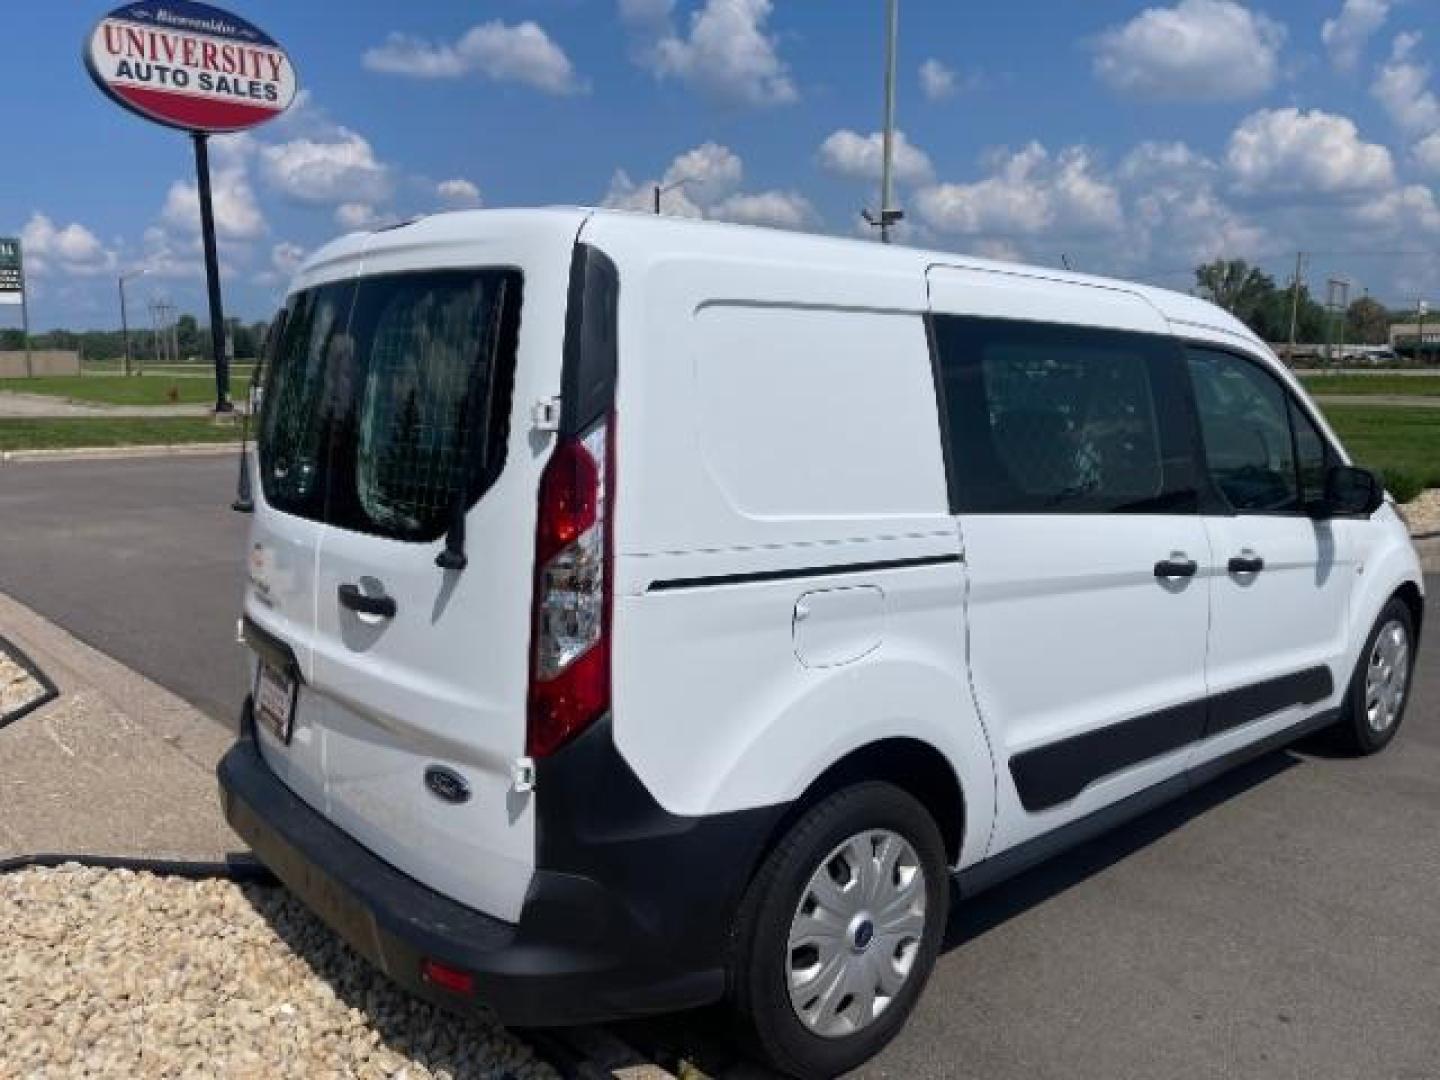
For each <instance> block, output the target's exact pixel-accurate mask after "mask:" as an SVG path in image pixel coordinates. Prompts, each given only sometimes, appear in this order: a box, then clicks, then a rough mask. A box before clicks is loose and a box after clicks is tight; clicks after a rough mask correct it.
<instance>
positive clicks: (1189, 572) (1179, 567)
mask: <svg viewBox="0 0 1440 1080" xmlns="http://www.w3.org/2000/svg"><path fill="white" fill-rule="evenodd" d="M1198 569H1200V567H1199V565H1198V564H1197V563H1196V562H1195V560H1194V559H1186V558H1184V557H1183V556H1182V557H1172V558H1169V559H1161V560H1160V561H1159V562H1157V563H1156V564H1155V576H1156V577H1158V578H1186V577H1194V576H1195V571H1196V570H1198Z"/></svg>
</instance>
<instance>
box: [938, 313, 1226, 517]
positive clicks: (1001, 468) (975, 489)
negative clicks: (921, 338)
mask: <svg viewBox="0 0 1440 1080" xmlns="http://www.w3.org/2000/svg"><path fill="white" fill-rule="evenodd" d="M935 337H936V347H937V350H938V354H939V361H940V371H939V374H940V379H941V384H942V385H941V389H942V396H943V400H944V407H945V412H946V420H947V424H946V427H947V432H948V437H949V443H950V446H949V450H950V459H951V470H952V477H951V484H952V489H953V490H952V502H953V503H954V504H955V509H956V510H957V512H961V513H1066V514H1071V513H1194V512H1195V511H1196V509H1197V502H1198V499H1197V492H1196V484H1195V458H1194V453H1193V446H1194V439H1193V430H1192V425H1191V424H1190V423H1189V421H1188V420H1187V419H1186V416H1185V410H1184V396H1183V384H1182V382H1181V381H1180V380H1181V379H1183V372H1182V371H1181V365H1180V363H1179V357H1178V350H1177V347H1176V345H1175V343H1174V342H1173V341H1171V340H1169V339H1167V338H1163V337H1158V336H1152V335H1146V334H1129V333H1123V332H1117V331H1108V330H1096V329H1091V328H1085V327H1068V326H1053V325H1048V324H1039V323H1026V322H1018V321H1010V320H1001V319H973V318H960V317H955V316H938V317H936V319H935Z"/></svg>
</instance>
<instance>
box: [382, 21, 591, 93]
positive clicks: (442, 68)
mask: <svg viewBox="0 0 1440 1080" xmlns="http://www.w3.org/2000/svg"><path fill="white" fill-rule="evenodd" d="M363 62H364V64H365V66H366V67H367V68H369V69H370V70H371V71H380V72H385V73H387V74H391V75H409V76H412V77H414V78H419V79H454V78H459V77H460V76H462V75H466V74H469V73H471V72H478V73H479V74H481V75H484V76H485V77H486V78H489V79H491V80H493V81H495V82H513V83H521V84H523V85H525V86H531V87H534V88H535V89H536V90H541V91H544V92H545V93H547V94H575V93H582V92H584V90H585V89H586V87H585V84H584V83H583V82H582V80H581V79H580V78H579V77H578V76H577V75H576V73H575V67H574V65H573V64H571V62H570V58H569V57H568V56H566V55H565V50H564V49H562V48H560V46H559V45H556V44H555V42H554V41H552V40H551V39H550V36H549V35H548V34H547V33H545V31H544V30H543V29H542V28H541V27H540V26H539V25H538V24H537V23H534V22H530V21H528V20H527V21H526V22H522V23H517V24H516V25H514V26H509V25H507V24H505V23H503V22H501V21H499V20H498V19H497V20H494V21H491V22H487V23H482V24H481V25H479V26H476V27H472V28H471V29H470V30H467V31H466V32H465V33H464V34H463V35H461V37H460V38H459V39H458V40H457V41H454V42H429V41H425V40H424V39H422V38H417V37H413V36H411V35H409V34H400V33H395V34H391V35H390V36H389V37H388V38H386V39H385V44H383V45H380V46H378V47H376V48H373V49H367V50H366V51H365V55H364V57H363Z"/></svg>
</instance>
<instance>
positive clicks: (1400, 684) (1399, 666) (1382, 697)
mask: <svg viewBox="0 0 1440 1080" xmlns="http://www.w3.org/2000/svg"><path fill="white" fill-rule="evenodd" d="M1409 682H1410V638H1409V635H1408V634H1406V633H1405V626H1404V624H1403V623H1401V622H1400V621H1399V620H1394V619H1392V620H1391V621H1390V622H1388V623H1386V624H1385V625H1384V626H1383V627H1381V629H1380V636H1379V637H1377V638H1376V639H1375V648H1374V649H1372V650H1371V651H1370V666H1369V668H1368V670H1367V671H1366V672H1365V718H1366V719H1367V720H1368V721H1369V723H1370V730H1371V731H1373V732H1375V733H1376V734H1377V735H1383V734H1384V733H1385V732H1387V731H1389V730H1390V728H1391V727H1393V726H1394V724H1395V721H1396V720H1398V719H1399V718H1400V709H1401V707H1402V706H1403V705H1404V704H1405V690H1406V687H1407V685H1408V684H1409Z"/></svg>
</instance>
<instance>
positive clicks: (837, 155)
mask: <svg viewBox="0 0 1440 1080" xmlns="http://www.w3.org/2000/svg"><path fill="white" fill-rule="evenodd" d="M884 145H885V138H884V136H883V135H882V134H881V133H880V132H878V131H875V132H872V133H871V134H869V135H860V134H858V133H856V132H854V131H850V130H848V129H845V128H842V129H841V130H839V131H836V132H834V133H832V134H831V135H830V136H829V137H828V138H827V139H826V140H825V141H824V142H823V143H821V144H820V164H821V165H822V166H824V168H825V169H827V170H828V171H830V172H832V173H836V174H837V175H839V176H844V177H848V178H849V179H851V180H871V181H878V180H879V179H880V169H881V164H882V161H883V157H884ZM894 168H895V179H896V180H897V181H898V182H900V183H902V184H924V183H928V182H929V181H930V180H932V179H933V178H934V175H935V169H934V166H932V165H931V163H930V158H929V156H928V155H927V154H926V153H925V151H923V150H921V149H920V148H919V147H917V146H914V145H912V144H911V143H910V141H909V140H908V139H906V138H905V133H904V132H903V131H896V132H895V146H894Z"/></svg>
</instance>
